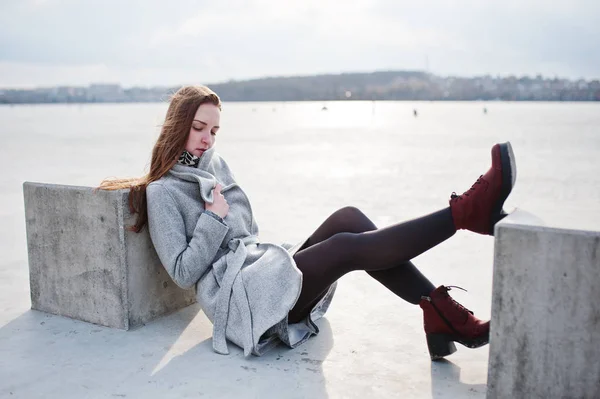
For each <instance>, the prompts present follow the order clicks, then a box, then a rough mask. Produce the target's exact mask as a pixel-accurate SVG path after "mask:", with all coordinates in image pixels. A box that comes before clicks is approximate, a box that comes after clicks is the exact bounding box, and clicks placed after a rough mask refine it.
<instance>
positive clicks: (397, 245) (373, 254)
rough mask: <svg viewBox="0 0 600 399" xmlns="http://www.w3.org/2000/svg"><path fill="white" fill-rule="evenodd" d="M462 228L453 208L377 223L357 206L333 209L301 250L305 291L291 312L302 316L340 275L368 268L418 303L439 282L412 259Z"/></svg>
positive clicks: (296, 318) (299, 261) (292, 315)
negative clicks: (389, 223) (381, 225)
mask: <svg viewBox="0 0 600 399" xmlns="http://www.w3.org/2000/svg"><path fill="white" fill-rule="evenodd" d="M455 232H456V228H455V227H454V222H453V220H452V214H451V212H450V208H446V209H443V210H441V211H438V212H434V213H432V214H429V215H427V216H423V217H420V218H417V219H413V220H410V221H407V222H404V223H398V224H394V225H392V226H389V227H385V228H382V229H377V227H376V226H375V225H374V224H373V222H372V221H371V220H369V218H367V216H365V215H364V214H363V213H362V212H361V211H360V210H358V209H356V208H353V207H346V208H342V209H340V210H338V211H337V212H335V213H333V214H332V215H331V216H330V217H329V218H327V220H325V222H323V224H322V225H321V226H319V228H318V229H317V230H316V231H315V232H314V233H313V234H312V235H311V236H310V237H309V239H308V240H307V242H306V243H305V244H304V245H303V247H302V248H301V249H300V250H299V251H298V252H296V254H295V255H294V260H295V261H296V265H297V266H298V268H299V269H300V270H301V271H302V274H303V278H302V291H301V292H300V297H299V298H298V301H297V302H296V304H295V305H294V307H293V308H292V310H291V311H290V313H289V320H290V322H297V321H299V320H302V319H303V318H304V317H306V315H307V314H308V312H310V310H311V309H312V307H313V306H314V305H315V304H316V303H317V302H318V301H319V300H320V299H321V297H322V296H323V295H324V294H325V292H327V289H328V288H329V286H330V285H331V284H333V283H334V282H335V281H336V280H337V279H339V278H340V277H342V276H343V275H344V274H346V273H348V272H351V271H353V270H365V271H366V272H367V273H369V275H371V277H373V278H375V279H376V280H377V281H379V282H380V283H381V284H383V285H384V286H385V287H387V288H388V289H389V290H390V291H392V292H393V293H394V294H396V295H398V296H399V297H401V298H403V299H404V300H406V301H408V302H410V303H414V304H417V303H419V301H420V299H421V296H422V295H428V294H429V293H430V292H431V291H432V290H433V289H435V287H434V285H433V284H432V283H431V282H430V281H429V280H428V279H427V278H426V277H425V276H424V275H423V274H421V272H419V270H418V269H417V268H416V267H415V265H413V264H412V262H410V260H411V259H413V258H415V257H416V256H418V255H420V254H422V253H423V252H425V251H427V250H428V249H430V248H433V247H434V246H436V245H438V244H439V243H441V242H442V241H445V240H447V239H448V238H450V237H452V236H453V235H454V233H455Z"/></svg>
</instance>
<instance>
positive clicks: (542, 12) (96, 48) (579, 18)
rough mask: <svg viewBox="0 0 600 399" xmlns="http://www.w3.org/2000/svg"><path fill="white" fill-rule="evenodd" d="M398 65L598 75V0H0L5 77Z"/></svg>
mask: <svg viewBox="0 0 600 399" xmlns="http://www.w3.org/2000/svg"><path fill="white" fill-rule="evenodd" d="M389 69H394V70H398V69H420V70H425V69H427V70H429V71H430V72H433V73H436V74H440V75H459V76H470V75H483V74H492V75H498V74H499V75H508V74H516V75H531V76H533V75H536V74H538V73H541V74H543V75H545V76H551V77H553V76H560V77H567V78H574V79H576V78H580V77H583V78H588V79H590V78H600V1H599V0H553V1H548V0H502V1H496V0H424V1H419V0H410V1H404V0H211V1H206V0H198V1H193V0H170V1H163V0H161V1H158V0H130V1H128V0H101V1H100V0H98V1H96V0H0V87H34V86H54V85H88V84H89V83H94V82H113V83H120V84H122V85H123V86H125V87H130V86H134V85H141V86H149V85H177V84H189V83H205V84H208V83H216V82H221V81H226V80H230V79H236V80H240V79H246V78H253V77H263V76H289V75H309V74H316V73H340V72H363V71H364V72H367V71H375V70H389Z"/></svg>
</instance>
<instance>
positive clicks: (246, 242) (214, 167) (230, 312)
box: [146, 147, 335, 356]
mask: <svg viewBox="0 0 600 399" xmlns="http://www.w3.org/2000/svg"><path fill="white" fill-rule="evenodd" d="M217 183H220V184H221V185H222V186H223V188H222V190H221V193H222V194H223V195H224V196H225V199H226V200H227V202H228V204H229V213H228V214H227V216H226V217H225V218H224V220H223V221H220V220H218V218H216V217H214V216H212V215H210V214H209V213H207V212H205V204H206V203H212V202H213V189H214V188H215V186H216V184H217ZM146 194H147V205H148V227H149V230H150V237H151V239H152V243H153V244H154V247H155V249H156V252H157V254H158V256H159V258H160V260H161V262H162V264H163V266H164V268H165V269H166V271H167V272H168V273H169V276H171V278H172V279H173V281H174V282H175V283H176V284H177V285H178V286H180V287H182V288H191V287H193V286H194V285H195V286H196V298H197V301H198V303H199V304H200V306H201V307H202V310H203V311H204V312H205V314H206V315H207V317H208V318H209V320H210V321H211V322H212V323H213V349H214V350H215V351H216V352H218V353H221V354H228V353H229V351H228V348H227V342H226V340H229V341H231V342H233V343H235V344H236V345H238V346H239V347H241V348H243V349H244V355H245V356H248V355H250V354H251V353H252V354H254V355H258V356H259V355H262V354H263V353H265V352H266V351H267V350H268V349H270V348H272V347H273V346H275V345H277V344H278V343H279V342H283V343H285V344H287V345H288V346H290V347H292V348H293V347H296V346H297V345H299V344H301V343H302V342H304V341H306V340H307V339H308V338H309V337H310V336H311V335H313V334H317V333H318V331H319V330H318V328H317V326H316V324H315V323H314V321H315V320H316V319H318V318H319V317H321V316H322V315H323V314H324V313H325V311H326V310H327V308H328V307H329V304H330V302H331V298H332V296H333V294H334V292H335V284H334V285H332V286H331V287H330V289H329V291H328V293H327V294H326V295H325V296H324V297H323V298H322V299H321V301H320V302H319V303H318V304H317V305H315V307H314V308H313V309H312V312H311V314H310V315H309V316H308V317H307V318H306V319H305V320H303V321H302V322H300V323H295V324H288V320H287V314H288V312H289V311H290V309H291V308H292V307H293V306H294V304H295V303H296V301H297V299H298V296H299V295H300V289H301V286H302V273H301V272H300V270H299V269H298V268H297V267H296V264H295V262H294V259H293V257H292V256H293V254H294V253H295V251H296V250H297V249H298V248H299V247H300V246H301V244H302V243H299V244H297V245H296V246H290V245H289V244H282V245H276V244H272V243H262V242H260V240H259V238H258V226H257V224H256V221H255V220H254V216H253V214H252V209H251V207H250V202H249V200H248V197H247V196H246V194H245V193H244V191H243V190H242V189H241V187H240V186H239V185H238V184H237V183H236V181H235V179H234V176H233V174H232V173H231V171H230V169H229V167H228V166H227V163H226V162H225V161H224V160H223V158H221V157H220V156H219V155H218V154H217V153H216V152H215V149H214V147H213V148H211V149H209V150H207V151H206V152H204V154H203V155H202V156H201V158H200V162H199V164H198V165H197V166H196V167H194V166H186V165H181V164H175V165H174V166H173V168H172V169H171V170H170V171H169V172H168V173H167V174H166V175H165V176H163V177H162V178H161V179H159V180H157V181H155V182H152V183H150V184H149V185H148V187H147V191H146Z"/></svg>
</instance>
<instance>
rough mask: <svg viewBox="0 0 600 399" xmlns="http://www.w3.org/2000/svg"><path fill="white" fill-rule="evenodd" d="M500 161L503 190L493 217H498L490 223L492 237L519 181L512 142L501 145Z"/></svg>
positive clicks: (495, 205)
mask: <svg viewBox="0 0 600 399" xmlns="http://www.w3.org/2000/svg"><path fill="white" fill-rule="evenodd" d="M500 160H501V163H502V188H501V190H500V198H498V201H496V203H495V204H494V208H493V210H492V215H496V216H495V217H493V218H492V220H491V221H490V228H489V234H490V235H492V236H493V235H494V226H495V225H496V223H498V222H499V221H500V220H501V219H502V218H504V217H505V216H506V212H504V210H503V209H502V207H503V206H504V201H506V198H508V195H509V194H510V192H511V191H512V189H513V187H514V186H515V183H516V181H517V163H516V159H515V153H514V152H513V149H512V146H511V145H510V142H506V143H502V144H500Z"/></svg>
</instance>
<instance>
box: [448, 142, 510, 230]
mask: <svg viewBox="0 0 600 399" xmlns="http://www.w3.org/2000/svg"><path fill="white" fill-rule="evenodd" d="M516 178H517V166H516V164H515V154H514V153H513V150H512V147H511V145H510V143H509V142H506V143H502V144H496V145H495V146H493V147H492V166H491V168H490V169H489V170H488V171H487V173H486V174H485V175H481V176H479V179H477V181H476V182H475V183H474V184H473V186H471V188H470V189H469V190H467V191H465V192H464V193H463V194H462V195H456V193H452V195H451V197H450V209H451V211H452V218H453V219H454V225H455V226H456V229H457V230H458V229H466V230H471V231H474V232H476V233H480V234H489V235H494V225H495V224H496V223H497V222H498V221H499V220H500V219H502V218H503V217H504V216H506V213H505V212H504V210H503V209H502V206H503V205H504V201H506V198H507V197H508V195H509V194H510V192H511V190H512V188H513V186H514V185H515V180H516Z"/></svg>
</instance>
